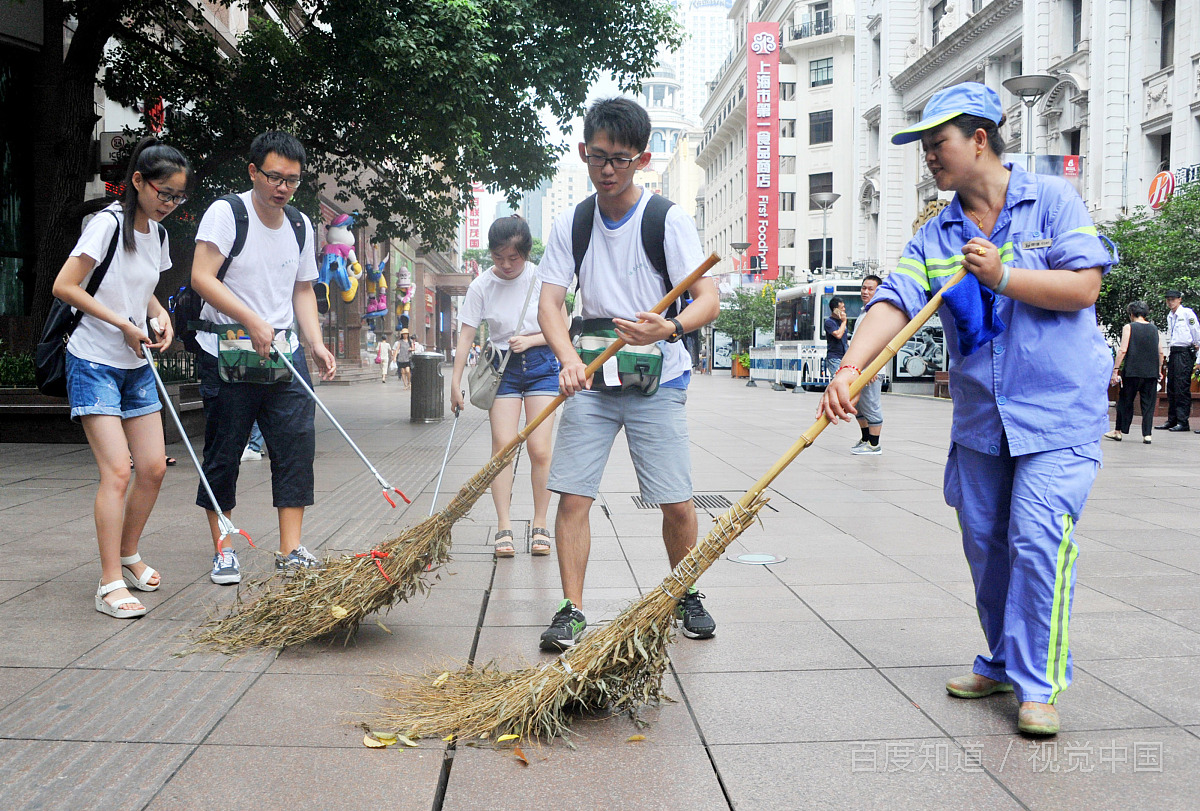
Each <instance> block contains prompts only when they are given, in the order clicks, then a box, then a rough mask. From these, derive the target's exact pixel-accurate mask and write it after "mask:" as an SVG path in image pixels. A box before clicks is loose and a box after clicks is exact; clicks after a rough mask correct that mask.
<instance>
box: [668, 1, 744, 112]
mask: <svg viewBox="0 0 1200 811" xmlns="http://www.w3.org/2000/svg"><path fill="white" fill-rule="evenodd" d="M732 6H733V0H679V4H678V6H677V7H676V15H677V16H676V18H677V19H678V20H679V23H680V25H681V26H682V27H683V30H684V35H685V37H686V38H685V39H684V42H683V45H682V46H681V47H680V49H679V50H678V51H677V52H676V53H674V54H672V55H671V56H670V64H671V65H672V67H673V68H674V70H675V75H676V76H677V77H678V78H679V84H680V87H681V90H682V97H681V105H680V110H681V111H682V113H683V115H684V117H686V118H687V120H688V122H689V123H690V124H691V125H692V126H695V127H699V126H700V111H701V110H703V109H704V103H705V102H706V101H708V82H709V80H710V79H712V77H713V74H715V73H716V72H717V69H718V68H719V67H720V66H721V63H722V61H724V59H725V58H726V57H727V56H729V52H730V49H731V48H732V47H733V27H732V26H731V25H730V23H729V19H728V15H729V9H730V8H731V7H732Z"/></svg>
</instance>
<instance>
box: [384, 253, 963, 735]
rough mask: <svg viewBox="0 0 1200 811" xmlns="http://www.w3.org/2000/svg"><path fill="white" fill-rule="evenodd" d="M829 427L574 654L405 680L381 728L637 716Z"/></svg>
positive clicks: (796, 448)
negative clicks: (576, 714)
mask: <svg viewBox="0 0 1200 811" xmlns="http://www.w3.org/2000/svg"><path fill="white" fill-rule="evenodd" d="M965 274H966V270H965V269H964V270H960V271H959V272H958V273H957V274H955V275H954V277H953V278H951V279H950V280H949V281H948V282H947V284H946V285H945V286H944V287H943V288H941V290H939V291H938V292H937V293H936V294H934V296H933V297H932V298H931V299H930V301H929V303H928V304H926V305H925V307H923V308H922V309H921V311H920V312H919V313H917V315H916V317H915V318H913V319H912V321H910V322H909V323H908V325H907V326H905V327H904V329H902V330H901V331H900V332H899V334H897V335H896V337H895V338H893V339H892V340H891V341H890V342H889V343H888V345H887V346H886V347H885V348H884V350H883V351H882V352H881V353H880V354H879V356H878V357H877V358H875V360H874V361H872V362H871V363H870V364H868V366H867V367H866V368H865V369H863V370H862V374H861V375H859V376H858V378H856V379H855V381H854V382H853V383H852V384H851V385H850V396H851V397H855V396H857V395H858V393H859V392H860V391H862V389H863V387H864V386H865V385H866V384H867V382H868V381H870V380H871V378H873V377H874V376H875V375H876V374H878V373H879V371H880V370H881V369H883V367H884V364H886V363H887V362H888V361H889V360H891V359H892V358H893V357H895V355H896V353H897V352H898V351H899V350H900V348H901V347H902V346H904V344H905V343H907V342H908V340H909V339H910V338H912V336H913V335H915V334H916V332H917V330H919V329H920V328H921V327H922V326H923V325H924V324H925V322H926V321H928V320H929V318H930V317H931V316H932V315H933V314H934V313H935V312H936V311H937V309H938V307H939V306H940V305H941V302H942V291H944V290H946V289H948V288H949V287H951V286H953V285H954V284H957V283H958V282H959V281H960V280H961V279H962V278H963V276H964V275H965ZM827 425H829V418H828V417H826V416H824V415H822V416H821V417H820V418H819V419H818V420H817V421H816V422H815V423H813V425H812V426H810V427H809V429H808V430H807V431H805V432H804V433H803V434H801V435H800V438H799V439H797V440H796V442H795V443H794V444H793V445H792V446H791V448H789V449H788V451H787V453H785V454H784V455H783V456H782V457H780V458H779V460H778V461H776V462H775V464H774V465H772V466H771V469H770V470H768V471H767V472H766V473H765V474H764V475H763V476H762V478H760V479H759V480H758V481H757V482H755V483H754V485H753V486H752V487H751V488H750V489H749V490H748V491H746V494H745V495H743V496H742V497H741V498H740V499H738V501H737V503H735V504H734V505H733V506H732V507H731V508H730V509H729V510H727V511H726V512H725V513H724V514H723V515H722V516H721V517H720V518H718V519H717V521H716V524H715V526H714V527H713V528H712V529H711V530H710V531H709V533H708V535H706V536H705V537H704V539H702V540H701V541H700V542H699V543H698V544H696V546H695V548H694V549H692V551H691V552H690V553H688V555H687V557H685V558H684V559H683V560H682V561H680V562H679V564H678V565H677V566H676V567H675V568H674V570H672V572H671V573H670V574H669V575H668V576H667V578H666V579H665V580H663V581H662V583H661V584H660V585H659V586H658V587H657V588H655V589H654V590H653V591H652V592H650V593H648V594H646V595H645V596H644V597H642V598H641V599H640V600H638V601H637V602H636V603H633V604H632V605H630V606H629V607H628V608H626V609H625V610H624V611H623V612H621V614H620V616H618V617H617V618H616V619H615V620H613V621H612V622H611V623H609V624H608V625H605V626H603V627H600V628H598V629H596V630H595V631H592V632H590V633H588V634H587V635H586V636H584V637H583V638H582V639H581V640H580V641H579V642H578V643H576V645H575V646H574V647H573V648H571V649H570V650H569V651H567V652H566V653H564V654H563V655H561V656H559V657H558V658H556V659H554V660H552V661H550V662H548V663H545V664H542V665H540V666H530V667H526V668H524V669H522V670H517V671H504V670H500V669H498V668H496V667H495V666H493V665H484V666H483V667H481V668H475V667H464V668H461V669H459V670H455V671H449V672H443V673H440V674H423V675H402V676H400V677H399V684H398V685H397V686H396V687H395V688H393V689H392V690H389V691H387V692H385V694H384V696H385V698H386V699H388V700H389V701H390V702H392V706H391V707H390V708H388V709H386V710H384V711H383V712H381V713H380V715H379V717H378V719H377V722H376V724H375V725H374V726H376V727H377V728H381V729H383V728H392V729H398V730H400V731H402V733H403V734H405V735H408V736H409V737H413V736H431V735H444V734H446V733H449V734H450V735H452V736H454V737H455V738H458V739H461V740H469V739H473V738H479V737H481V736H484V735H486V736H488V737H489V738H490V739H491V740H495V739H496V737H497V736H499V735H504V734H516V735H523V736H527V737H534V738H547V739H548V738H552V737H554V736H556V735H562V734H564V733H565V732H567V729H568V726H569V724H570V713H571V711H573V710H578V709H591V710H597V709H604V708H607V709H608V710H609V711H611V712H613V713H617V712H633V711H635V710H636V709H637V707H638V706H639V705H642V704H647V703H650V702H653V701H658V700H659V699H661V698H662V696H663V690H662V677H663V673H664V672H665V671H666V668H667V665H668V663H669V659H668V657H667V645H668V643H669V642H670V641H671V626H672V620H673V618H674V616H675V608H676V606H677V605H678V603H679V600H680V599H681V598H682V597H683V595H685V594H686V593H687V590H688V589H689V588H690V587H691V586H693V585H695V583H696V581H697V580H698V579H699V577H700V575H701V574H702V573H704V571H706V570H707V569H708V567H709V566H711V565H712V564H713V562H714V561H715V560H717V558H719V557H720V556H721V555H722V554H723V553H724V552H725V549H726V548H727V547H728V546H729V544H730V543H732V542H733V541H734V539H736V538H737V537H738V536H739V535H741V534H742V532H743V531H745V529H746V528H747V527H749V526H750V525H751V524H752V523H754V521H755V518H756V516H757V515H758V511H759V510H760V509H762V507H763V506H764V505H765V504H766V503H767V499H766V498H765V497H764V496H763V492H764V491H765V490H766V488H767V487H768V486H770V484H771V482H772V481H774V479H775V477H776V476H778V475H779V474H780V473H781V472H783V470H784V468H786V467H787V466H788V465H789V464H791V463H792V461H793V460H794V459H795V458H796V457H797V456H799V455H800V452H801V451H803V450H804V449H805V448H807V447H808V446H810V445H812V444H813V442H814V441H815V440H816V438H817V436H818V435H819V434H820V433H821V432H822V431H823V430H825V427H826V426H827Z"/></svg>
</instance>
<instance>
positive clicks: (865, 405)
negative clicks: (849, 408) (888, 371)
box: [854, 377, 883, 425]
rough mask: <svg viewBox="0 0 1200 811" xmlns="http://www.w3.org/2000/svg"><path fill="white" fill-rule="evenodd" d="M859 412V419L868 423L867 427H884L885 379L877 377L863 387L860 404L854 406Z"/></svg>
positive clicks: (859, 397) (859, 398)
mask: <svg viewBox="0 0 1200 811" xmlns="http://www.w3.org/2000/svg"><path fill="white" fill-rule="evenodd" d="M854 407H855V409H857V410H858V417H859V419H863V420H866V421H867V425H883V378H882V377H876V378H875V379H874V380H872V381H871V382H870V383H868V384H867V385H865V386H863V390H862V394H860V395H859V396H858V402H857V403H855V404H854Z"/></svg>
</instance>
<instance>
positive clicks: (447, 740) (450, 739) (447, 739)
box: [442, 734, 454, 743]
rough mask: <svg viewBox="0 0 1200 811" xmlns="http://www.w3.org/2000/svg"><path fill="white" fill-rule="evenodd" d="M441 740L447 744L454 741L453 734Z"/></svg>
mask: <svg viewBox="0 0 1200 811" xmlns="http://www.w3.org/2000/svg"><path fill="white" fill-rule="evenodd" d="M442 740H443V741H446V742H447V743H449V742H450V741H452V740H454V735H453V734H450V735H447V736H446V737H444V738H442Z"/></svg>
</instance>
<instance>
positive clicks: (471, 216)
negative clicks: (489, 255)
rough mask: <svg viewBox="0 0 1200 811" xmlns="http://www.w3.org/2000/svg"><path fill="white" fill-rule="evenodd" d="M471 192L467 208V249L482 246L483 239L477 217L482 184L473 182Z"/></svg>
mask: <svg viewBox="0 0 1200 811" xmlns="http://www.w3.org/2000/svg"><path fill="white" fill-rule="evenodd" d="M471 193H472V195H474V196H473V197H472V199H471V207H470V208H468V209H467V250H468V251H471V250H475V249H476V248H482V247H483V239H482V238H481V236H480V230H481V228H482V225H481V223H480V219H479V203H480V200H481V198H482V195H483V184H482V183H475V184H473V185H472V186H471Z"/></svg>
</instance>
